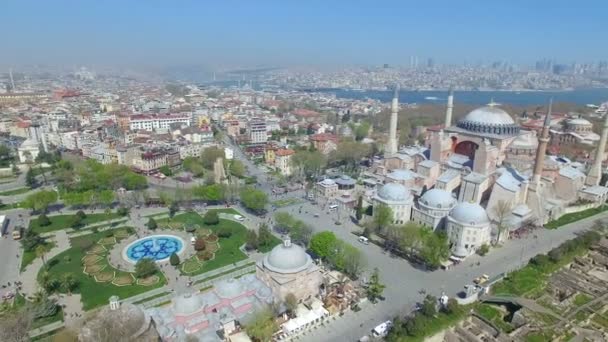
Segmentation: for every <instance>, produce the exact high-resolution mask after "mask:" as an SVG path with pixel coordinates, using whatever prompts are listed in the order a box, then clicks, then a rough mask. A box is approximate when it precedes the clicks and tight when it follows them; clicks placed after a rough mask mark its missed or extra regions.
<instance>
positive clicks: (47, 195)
mask: <svg viewBox="0 0 608 342" xmlns="http://www.w3.org/2000/svg"><path fill="white" fill-rule="evenodd" d="M56 201H57V193H56V192H55V191H52V190H51V191H47V190H42V191H38V192H35V193H33V194H31V195H29V196H27V197H26V199H25V201H24V202H23V205H24V206H25V207H26V208H30V209H32V210H34V211H42V212H46V209H47V208H48V207H49V205H51V204H52V203H55V202H56Z"/></svg>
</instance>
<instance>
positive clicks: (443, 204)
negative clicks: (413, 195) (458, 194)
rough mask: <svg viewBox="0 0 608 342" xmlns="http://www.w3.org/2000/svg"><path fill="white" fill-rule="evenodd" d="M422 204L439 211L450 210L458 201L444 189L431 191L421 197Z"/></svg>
mask: <svg viewBox="0 0 608 342" xmlns="http://www.w3.org/2000/svg"><path fill="white" fill-rule="evenodd" d="M419 202H420V203H422V204H424V205H426V206H428V207H432V208H439V209H450V208H452V207H454V206H455V205H456V199H455V198H454V197H452V194H451V193H449V192H447V191H445V190H442V189H431V190H429V191H427V192H425V193H424V195H422V196H421V197H420V200H419Z"/></svg>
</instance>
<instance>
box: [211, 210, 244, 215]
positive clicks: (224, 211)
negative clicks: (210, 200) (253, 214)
mask: <svg viewBox="0 0 608 342" xmlns="http://www.w3.org/2000/svg"><path fill="white" fill-rule="evenodd" d="M210 210H214V211H216V212H217V213H218V214H219V213H223V214H233V215H240V214H241V213H239V212H238V210H236V209H232V208H222V209H210Z"/></svg>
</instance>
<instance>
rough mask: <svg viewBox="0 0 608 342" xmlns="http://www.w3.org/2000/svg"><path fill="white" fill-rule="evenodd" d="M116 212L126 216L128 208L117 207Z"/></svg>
mask: <svg viewBox="0 0 608 342" xmlns="http://www.w3.org/2000/svg"><path fill="white" fill-rule="evenodd" d="M116 213H117V214H118V215H120V216H127V215H129V208H127V207H118V209H116Z"/></svg>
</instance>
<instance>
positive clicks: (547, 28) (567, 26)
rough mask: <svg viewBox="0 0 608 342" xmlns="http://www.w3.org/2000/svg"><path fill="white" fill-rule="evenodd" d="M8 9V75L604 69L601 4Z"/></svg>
mask: <svg viewBox="0 0 608 342" xmlns="http://www.w3.org/2000/svg"><path fill="white" fill-rule="evenodd" d="M30 7H31V3H29V2H25V3H24V2H16V1H10V2H8V3H5V4H4V10H3V14H4V15H3V16H2V18H1V19H2V20H1V24H0V28H2V29H3V31H4V32H10V33H11V34H8V35H6V36H5V42H4V44H3V45H4V47H5V53H4V54H3V56H2V57H0V65H2V66H12V65H15V66H19V65H24V64H49V65H91V64H93V65H121V66H133V65H137V66H169V65H210V66H225V65H231V66H237V65H244V66H245V65H246V66H254V65H268V66H294V65H324V66H325V65H329V66H332V65H383V64H384V63H388V64H389V65H399V66H409V65H412V58H416V61H417V63H416V64H417V65H426V64H427V58H432V59H433V61H434V62H433V63H436V64H437V65H440V64H462V63H464V62H467V63H470V64H472V65H474V64H476V63H479V62H484V63H489V62H492V61H505V62H508V63H514V64H525V65H533V64H534V63H535V62H536V61H538V60H541V59H545V58H548V59H552V60H555V61H557V62H558V63H563V64H570V63H573V62H582V63H588V62H598V61H600V60H602V59H604V57H603V56H606V55H607V52H608V51H607V48H605V47H602V45H601V44H599V43H600V42H601V41H602V32H604V30H603V26H602V15H601V14H602V13H603V12H604V11H602V9H605V8H606V5H605V4H603V3H601V2H600V1H584V2H582V3H579V4H578V8H579V9H580V10H579V11H572V8H571V7H569V6H568V3H567V2H565V1H557V2H555V1H552V2H549V1H536V2H534V3H532V4H528V3H524V2H509V3H508V4H487V3H484V2H481V1H466V2H464V3H459V4H458V5H454V4H450V3H448V2H444V1H435V2H432V3H417V4H412V3H406V4H401V3H398V2H394V1H385V2H382V3H381V4H377V3H371V2H368V3H359V4H356V5H353V4H350V3H346V2H342V1H338V2H332V3H330V4H328V3H324V2H318V1H312V2H307V3H306V4H305V5H304V4H289V3H279V2H275V1H264V2H255V3H238V2H227V3H225V2H222V3H208V4H202V3H196V2H183V3H180V6H176V5H175V4H173V3H171V4H169V3H163V2H156V1H153V2H146V6H143V5H141V4H140V3H123V2H120V3H119V2H114V1H110V2H104V3H87V4H86V5H84V4H81V3H75V2H69V1H59V2H53V3H36V4H35V9H36V10H35V11H33V10H32V9H31V8H30Z"/></svg>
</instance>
